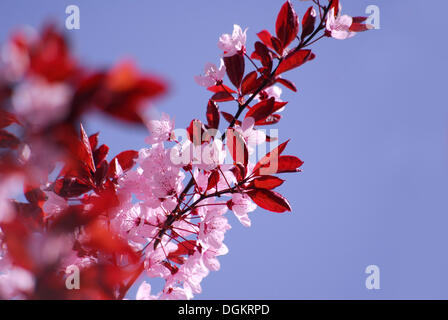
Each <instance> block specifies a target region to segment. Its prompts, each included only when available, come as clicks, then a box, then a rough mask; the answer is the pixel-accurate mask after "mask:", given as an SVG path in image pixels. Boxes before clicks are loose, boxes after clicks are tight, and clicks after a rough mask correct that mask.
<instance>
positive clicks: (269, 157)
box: [253, 140, 289, 175]
mask: <svg viewBox="0 0 448 320" xmlns="http://www.w3.org/2000/svg"><path fill="white" fill-rule="evenodd" d="M288 142H289V140H287V141H285V142H283V143H282V144H281V145H279V146H278V147H277V148H275V149H274V150H272V151H271V152H268V153H267V154H266V155H265V156H264V157H263V158H261V160H260V161H258V163H257V164H256V165H255V167H254V169H253V174H254V175H258V174H259V173H260V172H259V171H260V170H259V169H260V168H262V167H266V166H268V165H269V164H270V162H271V161H272V160H275V161H277V159H278V157H279V156H280V155H281V154H282V152H283V151H284V150H285V148H286V146H287V145H288Z"/></svg>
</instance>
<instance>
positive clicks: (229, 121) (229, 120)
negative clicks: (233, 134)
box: [221, 111, 241, 125]
mask: <svg viewBox="0 0 448 320" xmlns="http://www.w3.org/2000/svg"><path fill="white" fill-rule="evenodd" d="M221 115H222V116H223V118H224V119H225V120H226V121H227V122H228V123H232V121H233V120H234V117H233V116H232V115H231V114H230V113H227V112H225V111H221ZM235 124H237V125H241V121H239V120H236V121H235Z"/></svg>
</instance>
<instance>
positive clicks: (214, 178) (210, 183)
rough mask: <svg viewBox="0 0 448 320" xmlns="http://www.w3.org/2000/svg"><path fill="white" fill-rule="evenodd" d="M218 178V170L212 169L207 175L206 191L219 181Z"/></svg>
mask: <svg viewBox="0 0 448 320" xmlns="http://www.w3.org/2000/svg"><path fill="white" fill-rule="evenodd" d="M219 178H220V175H219V172H218V170H213V171H212V172H211V174H210V176H209V177H208V183H207V190H206V191H208V190H210V189H213V188H215V187H216V185H217V184H218V182H219Z"/></svg>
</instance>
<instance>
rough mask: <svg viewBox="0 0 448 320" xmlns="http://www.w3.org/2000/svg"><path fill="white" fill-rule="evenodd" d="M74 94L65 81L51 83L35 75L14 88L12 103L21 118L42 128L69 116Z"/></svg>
mask: <svg viewBox="0 0 448 320" xmlns="http://www.w3.org/2000/svg"><path fill="white" fill-rule="evenodd" d="M72 95H73V92H72V89H71V88H70V87H69V86H68V85H66V84H64V83H49V82H47V81H46V80H44V79H43V78H39V77H34V78H32V79H28V80H26V81H24V82H23V83H20V84H19V85H18V87H17V88H16V90H14V94H13V96H12V105H13V107H14V110H15V111H16V112H17V114H18V115H19V116H20V117H21V118H23V119H25V121H26V122H28V123H30V124H31V125H33V126H35V127H37V128H40V127H44V126H47V125H49V124H52V123H54V122H56V121H59V120H62V119H63V118H64V117H65V116H67V114H68V112H69V111H70V110H69V107H70V106H69V102H70V99H71V97H72Z"/></svg>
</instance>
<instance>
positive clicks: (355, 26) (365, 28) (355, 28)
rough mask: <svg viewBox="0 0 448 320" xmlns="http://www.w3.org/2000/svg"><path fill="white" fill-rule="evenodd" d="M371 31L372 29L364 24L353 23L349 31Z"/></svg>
mask: <svg viewBox="0 0 448 320" xmlns="http://www.w3.org/2000/svg"><path fill="white" fill-rule="evenodd" d="M370 29H372V27H371V26H370V25H368V24H364V23H355V22H353V23H352V25H351V26H350V31H353V32H363V31H368V30H370Z"/></svg>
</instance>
